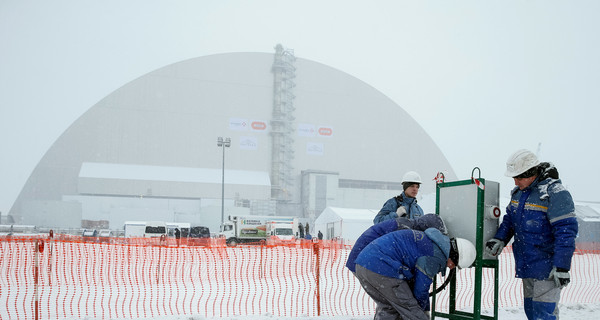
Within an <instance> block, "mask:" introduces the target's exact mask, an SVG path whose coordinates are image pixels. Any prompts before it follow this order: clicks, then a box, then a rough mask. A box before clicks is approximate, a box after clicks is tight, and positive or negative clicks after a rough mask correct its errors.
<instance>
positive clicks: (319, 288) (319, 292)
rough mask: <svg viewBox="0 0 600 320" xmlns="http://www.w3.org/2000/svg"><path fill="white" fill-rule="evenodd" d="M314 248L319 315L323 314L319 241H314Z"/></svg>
mask: <svg viewBox="0 0 600 320" xmlns="http://www.w3.org/2000/svg"><path fill="white" fill-rule="evenodd" d="M313 248H314V252H315V256H316V259H317V263H316V270H315V278H316V279H315V280H316V284H317V289H316V291H317V292H316V294H317V316H319V317H320V316H321V283H320V279H321V252H320V251H319V243H318V242H313Z"/></svg>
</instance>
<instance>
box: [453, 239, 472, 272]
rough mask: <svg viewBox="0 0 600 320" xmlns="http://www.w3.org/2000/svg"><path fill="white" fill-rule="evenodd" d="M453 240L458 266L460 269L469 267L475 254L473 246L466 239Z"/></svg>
mask: <svg viewBox="0 0 600 320" xmlns="http://www.w3.org/2000/svg"><path fill="white" fill-rule="evenodd" d="M455 241H456V247H457V250H458V267H459V268H461V269H464V268H469V267H470V266H471V265H472V264H473V262H474V261H475V257H476V256H477V251H476V249H475V246H474V245H473V243H471V241H469V240H467V239H463V238H456V239H455Z"/></svg>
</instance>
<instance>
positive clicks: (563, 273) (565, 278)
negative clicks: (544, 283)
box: [548, 267, 571, 289]
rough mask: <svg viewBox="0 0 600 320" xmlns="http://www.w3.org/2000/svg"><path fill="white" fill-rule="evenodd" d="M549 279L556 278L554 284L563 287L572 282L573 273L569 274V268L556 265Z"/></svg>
mask: <svg viewBox="0 0 600 320" xmlns="http://www.w3.org/2000/svg"><path fill="white" fill-rule="evenodd" d="M548 279H550V280H554V284H555V285H556V286H557V287H558V288H561V289H562V288H564V287H566V286H567V285H568V284H569V282H571V275H569V270H567V269H564V268H557V267H554V268H552V271H550V276H549V277H548Z"/></svg>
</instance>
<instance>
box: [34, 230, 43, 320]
mask: <svg viewBox="0 0 600 320" xmlns="http://www.w3.org/2000/svg"><path fill="white" fill-rule="evenodd" d="M42 251H44V241H41V240H35V251H34V252H35V253H34V266H33V294H34V296H35V298H34V299H35V301H34V304H33V312H34V313H35V314H34V316H33V317H34V319H35V320H38V319H39V318H40V307H39V304H40V299H39V291H38V286H39V277H40V270H39V261H40V259H39V254H40V252H42Z"/></svg>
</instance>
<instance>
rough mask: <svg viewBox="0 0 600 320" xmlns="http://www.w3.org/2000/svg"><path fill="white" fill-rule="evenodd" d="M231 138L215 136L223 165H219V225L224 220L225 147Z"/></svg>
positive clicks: (229, 143) (228, 144)
mask: <svg viewBox="0 0 600 320" xmlns="http://www.w3.org/2000/svg"><path fill="white" fill-rule="evenodd" d="M230 145H231V139H230V138H225V140H223V137H218V138H217V147H221V148H223V165H222V166H221V226H222V225H223V222H225V147H227V148H229V146H230Z"/></svg>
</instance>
